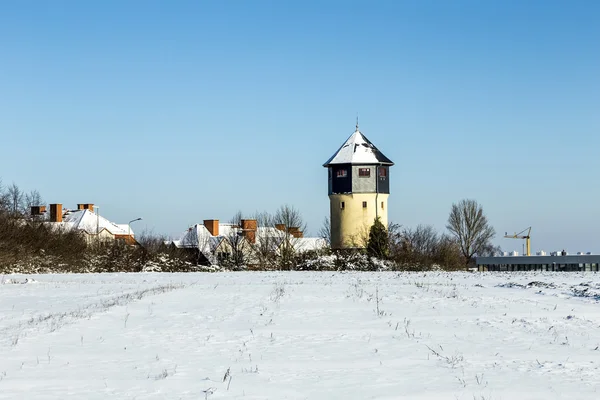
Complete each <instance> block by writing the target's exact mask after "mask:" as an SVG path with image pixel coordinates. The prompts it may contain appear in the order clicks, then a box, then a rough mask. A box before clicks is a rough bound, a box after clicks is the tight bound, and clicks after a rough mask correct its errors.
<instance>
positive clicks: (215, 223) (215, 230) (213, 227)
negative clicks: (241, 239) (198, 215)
mask: <svg viewBox="0 0 600 400" xmlns="http://www.w3.org/2000/svg"><path fill="white" fill-rule="evenodd" d="M204 226H205V227H206V229H208V231H209V232H210V234H211V235H212V236H219V220H218V219H205V220H204Z"/></svg>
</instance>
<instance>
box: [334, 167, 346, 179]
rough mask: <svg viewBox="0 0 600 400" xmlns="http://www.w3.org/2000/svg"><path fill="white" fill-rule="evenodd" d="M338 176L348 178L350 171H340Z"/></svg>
mask: <svg viewBox="0 0 600 400" xmlns="http://www.w3.org/2000/svg"><path fill="white" fill-rule="evenodd" d="M336 176H337V177H338V178H345V177H347V176H348V171H347V170H345V169H338V170H337V173H336Z"/></svg>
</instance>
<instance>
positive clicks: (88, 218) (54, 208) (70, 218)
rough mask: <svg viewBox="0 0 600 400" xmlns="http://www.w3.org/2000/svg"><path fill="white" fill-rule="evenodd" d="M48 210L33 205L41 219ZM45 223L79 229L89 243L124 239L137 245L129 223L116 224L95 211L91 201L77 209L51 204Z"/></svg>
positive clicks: (56, 227) (78, 206) (32, 214)
mask: <svg viewBox="0 0 600 400" xmlns="http://www.w3.org/2000/svg"><path fill="white" fill-rule="evenodd" d="M45 212H46V207H45V206H34V207H31V216H32V218H34V219H39V218H41V217H42V216H43V214H44V213H45ZM44 223H45V224H47V225H49V226H51V227H52V228H54V229H57V230H58V229H65V230H73V229H74V230H78V231H80V232H81V233H82V234H83V235H84V238H85V240H86V242H87V243H88V244H92V243H99V242H111V241H115V240H122V241H124V242H125V243H126V244H129V245H136V244H138V243H137V241H136V240H135V236H134V232H133V230H131V227H130V226H129V225H128V224H115V223H114V222H111V221H109V220H108V219H106V218H104V217H103V216H101V215H99V214H98V213H97V212H95V211H94V205H93V204H90V203H85V204H78V205H77V209H76V210H70V209H65V208H63V205H62V204H50V217H49V219H47V220H44Z"/></svg>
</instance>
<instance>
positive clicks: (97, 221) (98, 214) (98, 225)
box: [94, 206, 100, 235]
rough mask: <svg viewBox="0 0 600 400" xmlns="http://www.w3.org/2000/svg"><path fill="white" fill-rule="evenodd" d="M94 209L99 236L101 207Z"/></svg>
mask: <svg viewBox="0 0 600 400" xmlns="http://www.w3.org/2000/svg"><path fill="white" fill-rule="evenodd" d="M94 208H95V209H96V211H95V212H96V235H98V234H99V233H100V213H99V212H98V210H99V209H100V207H99V206H95V207H94Z"/></svg>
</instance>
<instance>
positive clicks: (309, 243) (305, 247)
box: [294, 237, 327, 253]
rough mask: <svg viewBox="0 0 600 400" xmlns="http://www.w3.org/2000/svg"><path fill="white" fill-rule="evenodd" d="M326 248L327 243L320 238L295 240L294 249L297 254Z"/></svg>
mask: <svg viewBox="0 0 600 400" xmlns="http://www.w3.org/2000/svg"><path fill="white" fill-rule="evenodd" d="M326 247H327V241H326V240H325V239H323V238H320V237H303V238H299V239H296V242H295V244H294V248H295V249H296V251H298V252H301V253H302V252H305V251H311V250H322V249H324V248H326Z"/></svg>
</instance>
